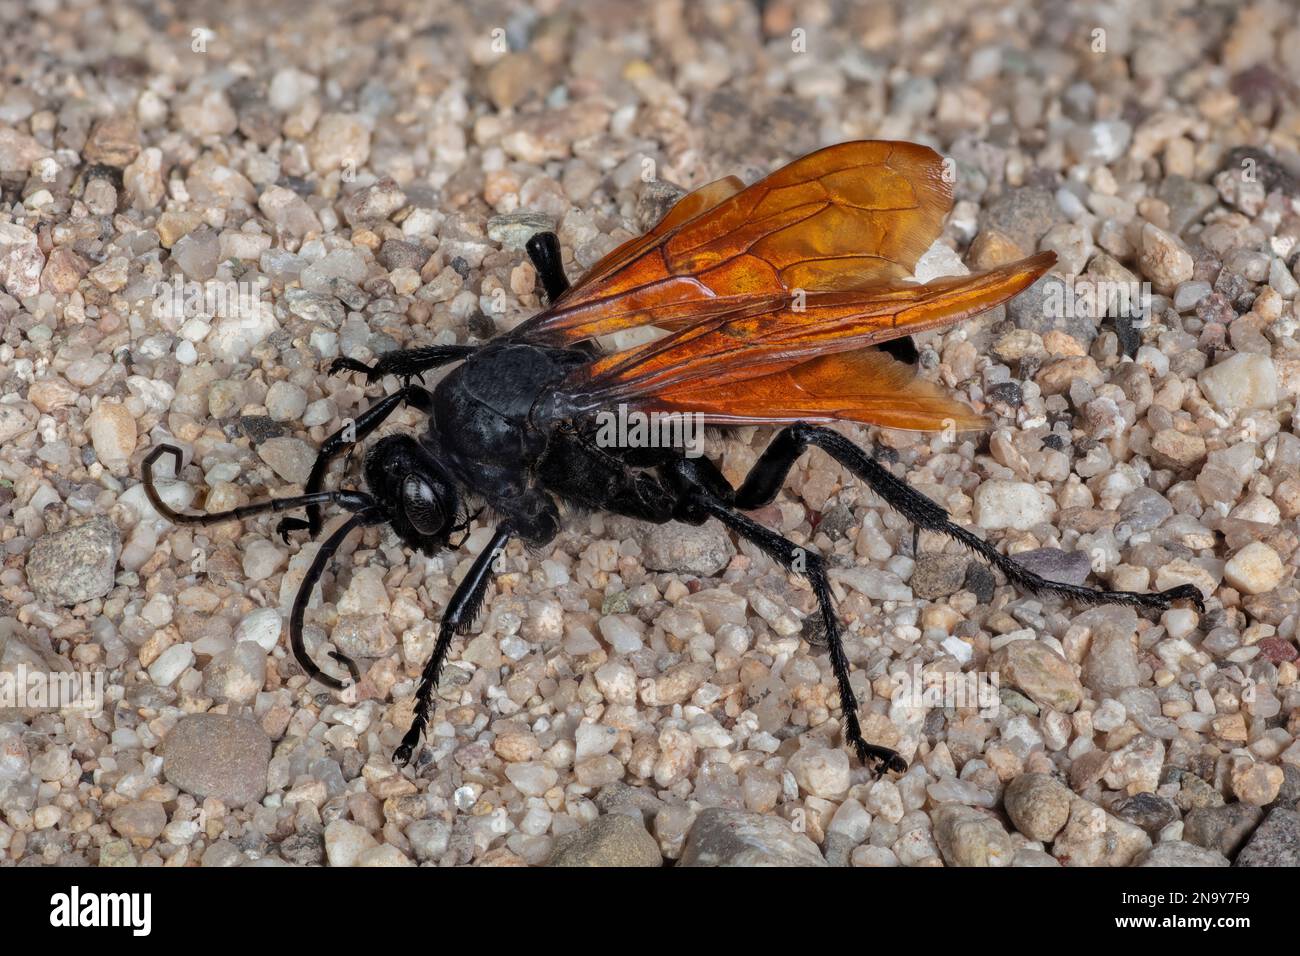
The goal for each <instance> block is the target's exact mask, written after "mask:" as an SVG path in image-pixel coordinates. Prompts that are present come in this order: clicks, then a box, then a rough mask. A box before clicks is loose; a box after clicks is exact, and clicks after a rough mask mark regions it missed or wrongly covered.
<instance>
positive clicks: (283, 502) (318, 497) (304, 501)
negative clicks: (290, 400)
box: [141, 445, 375, 525]
mask: <svg viewBox="0 0 1300 956" xmlns="http://www.w3.org/2000/svg"><path fill="white" fill-rule="evenodd" d="M163 455H170V456H171V458H172V474H173V475H174V474H176V473H178V472H179V471H180V466H181V458H182V453H181V450H180V449H179V448H177V447H176V446H175V445H159V446H158V447H157V448H155V449H154V450H153V451H151V452H149V454H148V456H147V457H146V458H145V460H144V463H143V465H142V466H141V467H142V471H143V480H142V482H141V483H142V484H143V485H144V493H145V495H146V496H147V497H148V499H149V503H150V504H152V505H153V506H154V510H156V511H157V512H158V513H159V514H160V515H162V516H163V517H164V518H166V519H167V520H168V521H173V522H175V523H176V524H201V525H208V524H217V523H218V522H221V521H236V520H239V519H242V518H252V517H254V516H255V515H260V514H265V513H266V512H268V511H271V512H276V511H288V510H289V509H291V508H319V507H320V506H321V505H338V506H339V507H340V508H343V509H345V510H347V511H351V512H354V513H355V512H360V511H364V510H366V509H369V508H373V507H374V504H375V499H374V498H372V497H370V495H368V494H366V493H365V492H364V491H348V490H347V489H343V490H340V491H314V492H312V493H310V494H305V495H294V496H293V497H292V498H271V499H269V500H267V501H259V502H257V503H255V504H251V505H243V506H242V507H239V508H231V509H230V510H229V511H210V512H207V513H205V514H189V513H186V512H182V511H176V510H175V509H173V508H172V507H171V506H169V505H168V504H167V503H166V502H165V501H163V500H162V496H161V495H159V494H158V488H157V486H156V484H155V482H154V477H153V466H154V462H156V461H157V460H158V459H159V458H161V457H162V456H163Z"/></svg>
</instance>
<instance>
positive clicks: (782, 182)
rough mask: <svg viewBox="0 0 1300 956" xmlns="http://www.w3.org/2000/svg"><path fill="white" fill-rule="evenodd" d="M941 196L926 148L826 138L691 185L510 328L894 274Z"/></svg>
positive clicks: (659, 318) (851, 284) (601, 330)
mask: <svg viewBox="0 0 1300 956" xmlns="http://www.w3.org/2000/svg"><path fill="white" fill-rule="evenodd" d="M951 206H952V189H951V186H950V185H949V184H948V183H947V182H945V181H944V177H943V165H942V160H941V159H940V157H939V155H938V154H937V153H935V152H934V150H932V149H929V148H927V147H925V146H919V145H917V144H915V143H899V142H884V141H868V142H855V143H841V144H839V145H838V146H828V147H827V148H825V149H821V150H818V151H817V152H815V153H810V154H809V155H807V156H804V157H803V158H802V159H797V160H795V161H794V162H792V163H790V164H789V165H788V166H785V167H782V168H781V169H778V170H777V171H776V172H774V173H772V174H771V175H769V176H767V177H766V178H765V179H762V180H760V181H759V182H757V183H755V184H754V185H752V186H749V187H747V188H745V189H741V188H740V182H739V180H737V179H735V178H734V177H731V178H729V179H723V180H718V181H717V182H714V183H710V184H709V185H707V186H704V187H702V188H700V189H698V190H696V191H695V192H693V193H691V194H689V195H688V196H686V197H685V198H683V199H682V200H681V201H680V202H678V203H677V205H675V206H674V207H673V208H672V209H671V210H670V211H669V213H668V215H667V216H665V217H664V219H663V221H662V222H660V223H659V225H658V226H656V227H655V228H654V229H653V230H652V231H651V232H650V233H648V234H646V235H645V236H642V237H640V238H637V239H633V240H631V241H629V242H627V243H624V244H623V245H622V246H620V247H619V248H617V249H615V250H614V251H613V252H612V253H610V254H609V255H608V256H606V257H605V258H604V259H603V260H601V261H600V262H599V263H597V264H596V266H595V267H594V268H593V269H592V270H591V271H590V272H589V273H588V274H587V275H586V276H584V277H583V278H582V279H581V280H580V281H579V282H578V283H577V284H576V285H574V286H573V287H572V288H570V289H569V290H568V291H567V292H566V293H565V294H564V295H563V296H561V297H560V299H559V301H558V302H556V303H555V305H554V307H553V308H551V309H550V310H549V311H547V312H544V313H542V314H541V315H539V316H537V317H535V318H533V319H531V320H529V321H528V322H525V323H524V324H523V325H521V326H520V327H519V328H517V329H516V330H515V331H514V333H513V336H512V337H516V338H522V339H527V340H530V341H538V342H546V343H549V344H568V343H573V342H577V341H581V340H583V339H588V338H595V337H597V336H601V335H605V334H608V333H610V332H616V331H619V330H620V329H628V328H634V327H637V326H642V325H656V326H660V327H663V328H668V329H674V328H683V327H685V326H687V325H689V324H690V323H692V322H693V321H695V320H696V319H697V318H699V317H701V316H702V315H705V314H709V310H703V311H702V310H700V308H699V307H700V306H701V305H703V304H705V303H708V304H709V306H710V309H716V310H718V311H728V310H729V309H730V308H732V307H733V306H734V304H735V303H734V302H724V303H718V302H717V300H718V299H732V298H733V297H737V296H743V297H755V296H768V297H773V296H782V295H787V294H790V293H792V292H794V291H795V290H805V291H807V292H809V293H811V292H829V291H843V290H856V289H863V288H865V287H868V286H871V285H877V284H881V283H888V282H892V281H895V280H898V279H901V278H903V277H905V276H908V275H910V274H911V273H912V270H913V268H914V266H915V265H916V261H917V259H919V258H920V256H921V255H922V253H924V252H925V250H926V249H928V248H929V247H930V244H931V243H932V242H933V241H934V239H935V237H936V236H937V235H938V234H939V230H940V228H941V226H942V224H943V218H944V216H945V215H946V214H947V212H948V210H949V208H950V207H951ZM692 305H693V306H694V308H691V307H690V306H692ZM682 307H686V308H682ZM715 314H716V313H715Z"/></svg>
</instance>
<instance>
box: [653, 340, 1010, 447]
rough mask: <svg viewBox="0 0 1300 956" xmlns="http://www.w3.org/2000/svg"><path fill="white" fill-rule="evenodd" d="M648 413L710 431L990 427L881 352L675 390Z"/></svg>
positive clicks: (832, 358) (863, 351)
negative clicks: (811, 425) (698, 423)
mask: <svg viewBox="0 0 1300 956" xmlns="http://www.w3.org/2000/svg"><path fill="white" fill-rule="evenodd" d="M644 407H645V409H646V410H647V411H656V412H677V413H691V414H699V415H703V416H704V420H705V421H706V422H708V423H709V424H712V425H745V424H754V423H755V422H762V423H765V424H780V423H785V422H833V421H850V422H862V423H863V424H867V425H883V426H885V427H887V428H899V429H903V430H905V431H939V430H941V429H943V428H945V427H947V425H948V424H949V423H951V424H952V426H953V427H954V428H956V429H957V430H958V431H969V430H974V429H980V428H983V427H984V425H985V421H984V419H983V418H982V417H981V416H979V415H977V414H976V413H975V412H974V411H972V410H971V409H970V408H969V407H968V406H967V405H964V404H963V403H961V402H959V401H957V400H956V399H954V398H952V397H951V396H949V395H948V394H946V393H945V392H944V390H943V389H942V388H940V387H939V386H938V385H935V384H934V383H933V382H928V381H926V380H925V379H922V378H918V377H917V376H916V372H915V370H914V369H913V368H912V366H910V365H908V364H907V363H905V362H900V361H898V360H897V359H895V358H892V357H891V356H889V355H888V354H887V353H885V352H882V351H880V350H879V349H876V348H865V349H859V350H857V351H856V352H842V353H837V354H835V355H823V356H820V357H818V358H814V359H809V360H808V361H806V362H803V363H801V364H799V365H795V366H793V367H791V368H788V369H782V370H781V371H778V372H769V373H768V374H766V375H760V376H757V377H756V378H752V379H745V380H743V381H739V382H731V383H728V384H723V385H696V386H693V387H682V388H678V389H672V390H670V391H668V392H667V393H665V394H664V395H662V396H659V397H657V398H654V399H651V400H649V401H647V403H646V404H645V406H644Z"/></svg>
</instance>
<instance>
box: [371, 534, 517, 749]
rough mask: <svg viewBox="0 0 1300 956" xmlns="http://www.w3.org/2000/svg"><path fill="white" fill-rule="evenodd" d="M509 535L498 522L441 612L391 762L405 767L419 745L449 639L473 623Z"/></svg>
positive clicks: (448, 646) (449, 644) (449, 643)
mask: <svg viewBox="0 0 1300 956" xmlns="http://www.w3.org/2000/svg"><path fill="white" fill-rule="evenodd" d="M511 534H512V531H511V528H510V527H509V526H508V525H505V524H503V525H501V526H500V527H498V528H497V530H496V533H495V534H493V535H492V540H491V541H490V542H489V543H488V546H487V547H486V548H484V549H483V550H482V551H481V552H480V553H479V556H478V557H477V558H475V559H474V564H473V565H472V566H471V567H470V569H469V573H468V574H466V575H465V577H464V578H463V579H462V580H461V582H460V585H459V586H458V587H457V588H456V593H454V594H453V595H452V596H451V600H450V601H449V602H448V603H447V609H446V610H445V611H444V612H443V615H442V624H441V625H440V627H439V628H438V642H437V643H436V644H435V645H434V647H433V654H432V655H431V656H430V657H429V660H428V661H427V662H426V663H425V665H424V670H423V671H422V672H421V674H420V685H419V687H418V688H417V689H416V691H415V714H414V715H413V716H412V718H411V729H410V730H408V731H407V732H406V736H405V737H403V738H402V744H401V746H400V747H398V748H397V750H396V751H395V752H394V753H393V761H394V762H395V763H397V764H400V765H402V766H405V765H406V764H407V763H409V762H410V760H411V755H412V754H413V753H414V752H415V748H416V747H418V746H419V744H420V736H421V735H422V734H423V733H424V728H425V726H426V725H427V724H428V723H429V710H430V708H431V707H432V706H433V692H434V690H435V689H436V688H437V686H438V677H439V675H440V674H441V673H442V664H443V661H444V660H445V659H446V657H447V650H448V649H449V648H450V647H451V640H452V638H453V637H455V636H456V635H457V634H461V633H464V632H465V631H466V630H468V629H469V627H470V625H471V624H473V623H474V618H475V617H476V616H477V615H478V611H479V608H480V607H481V606H482V604H483V596H484V594H486V593H487V586H488V581H490V580H491V579H492V565H493V563H494V562H495V561H496V559H497V558H498V557H499V556H500V555H501V552H502V550H503V549H504V548H505V546H506V542H507V541H509V540H510V536H511Z"/></svg>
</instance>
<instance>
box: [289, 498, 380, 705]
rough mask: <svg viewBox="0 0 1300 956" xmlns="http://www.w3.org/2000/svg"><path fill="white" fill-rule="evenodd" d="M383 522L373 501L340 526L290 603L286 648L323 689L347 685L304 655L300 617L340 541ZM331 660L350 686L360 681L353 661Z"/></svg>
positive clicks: (340, 656) (345, 658)
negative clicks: (345, 671)
mask: <svg viewBox="0 0 1300 956" xmlns="http://www.w3.org/2000/svg"><path fill="white" fill-rule="evenodd" d="M383 520H384V517H383V514H382V513H381V512H380V511H379V509H378V507H376V506H375V504H374V502H373V501H372V502H371V504H370V507H369V508H367V509H364V510H361V511H358V512H357V513H355V514H354V515H353V516H352V517H351V518H349V519H348V520H347V521H345V522H344V523H343V524H342V525H340V526H339V529H338V530H337V531H335V532H334V533H333V534H332V535H330V536H329V537H328V538H326V539H325V540H324V541H322V542H321V546H320V547H319V548H317V549H316V556H315V557H314V558H312V562H311V567H309V568H308V569H307V574H306V575H305V576H304V577H303V579H302V584H301V585H300V586H299V588H298V593H297V594H296V595H295V596H294V599H293V610H292V611H291V612H290V614H289V646H290V647H291V648H292V649H293V656H294V657H295V658H296V659H297V661H298V664H299V666H301V667H302V669H303V670H304V671H306V672H307V676H308V677H310V678H311V679H312V680H317V681H320V682H321V683H322V684H324V685H325V686H326V687H332V688H334V689H335V690H342V689H343V688H345V687H347V686H348V685H347V683H345V682H344V681H341V680H339V679H338V678H337V677H333V676H331V675H329V674H326V673H325V672H324V671H323V670H321V669H320V668H319V667H317V666H316V662H315V661H313V660H312V659H311V656H310V655H309V654H308V653H307V645H306V643H305V642H304V640H303V635H302V622H303V617H304V616H305V615H306V613H307V603H308V602H309V601H310V600H311V594H312V591H314V590H315V589H316V584H317V583H318V582H319V581H320V579H321V577H322V576H323V575H324V574H325V565H326V564H328V563H329V560H330V558H332V557H334V552H336V551H338V549H339V546H340V545H341V544H343V540H344V539H345V538H346V537H347V536H348V535H349V534H351V533H352V532H353V530H354V529H356V528H361V527H365V526H366V525H371V524H379V523H381V522H383ZM330 657H332V658H333V659H334V660H336V661H338V662H339V663H340V664H342V665H343V666H344V667H346V668H347V669H348V673H349V674H350V675H351V676H352V681H353V683H356V682H358V681H360V679H361V675H360V672H359V671H358V670H357V665H356V664H355V663H353V661H352V658H350V657H348V656H346V655H344V654H341V653H339V652H338V651H331V652H330Z"/></svg>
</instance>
